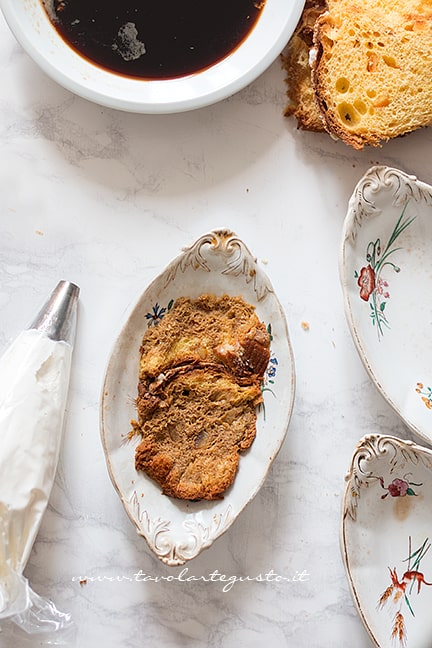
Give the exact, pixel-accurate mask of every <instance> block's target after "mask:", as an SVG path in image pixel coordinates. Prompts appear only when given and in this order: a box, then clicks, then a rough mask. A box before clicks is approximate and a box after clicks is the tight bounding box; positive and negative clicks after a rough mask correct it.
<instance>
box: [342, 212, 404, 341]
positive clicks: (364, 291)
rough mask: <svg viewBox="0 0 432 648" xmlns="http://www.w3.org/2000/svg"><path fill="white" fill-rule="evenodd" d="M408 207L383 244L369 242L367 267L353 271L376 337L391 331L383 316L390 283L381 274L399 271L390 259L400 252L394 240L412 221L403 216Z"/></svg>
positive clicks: (378, 241) (377, 240)
mask: <svg viewBox="0 0 432 648" xmlns="http://www.w3.org/2000/svg"><path fill="white" fill-rule="evenodd" d="M407 207H408V203H406V204H405V206H404V208H403V209H402V212H401V214H400V216H399V218H398V220H397V222H396V225H395V226H394V228H393V231H392V233H391V234H390V236H389V239H388V241H387V243H386V245H382V243H381V239H380V238H377V239H376V240H375V241H370V242H369V243H368V246H367V249H366V265H364V266H363V267H362V268H361V270H360V273H358V272H357V271H355V272H354V277H355V278H356V279H357V285H358V286H359V288H360V299H363V301H365V302H368V303H369V306H370V317H371V320H372V324H373V325H374V326H375V325H376V328H377V331H378V338H381V336H382V335H383V333H384V328H390V326H389V322H388V319H387V314H386V305H387V301H388V299H389V298H390V292H389V290H388V288H389V284H388V281H387V280H386V279H384V277H383V276H382V274H381V273H382V272H383V270H384V269H385V268H386V269H387V270H388V269H389V268H391V269H392V270H393V271H394V272H400V267H399V266H397V265H396V264H395V263H393V261H391V260H390V256H391V255H392V254H394V253H395V252H397V251H398V250H400V249H401V248H400V247H395V243H396V239H397V238H398V237H399V236H400V235H401V234H402V232H403V231H404V230H405V229H406V228H407V227H408V226H409V225H410V224H411V223H412V222H413V220H414V218H415V217H413V218H407V217H406V216H405V212H406V209H407Z"/></svg>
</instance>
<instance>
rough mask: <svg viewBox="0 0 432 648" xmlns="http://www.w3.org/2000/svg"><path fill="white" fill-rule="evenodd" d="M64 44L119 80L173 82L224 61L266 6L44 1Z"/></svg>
mask: <svg viewBox="0 0 432 648" xmlns="http://www.w3.org/2000/svg"><path fill="white" fill-rule="evenodd" d="M43 3H44V5H45V8H46V10H47V13H48V15H49V16H50V19H51V20H52V22H53V24H54V25H55V27H56V29H57V31H58V32H59V34H60V35H61V36H62V38H63V39H64V40H65V41H66V42H67V43H68V44H69V45H70V46H71V47H72V48H73V49H74V50H76V51H77V52H78V53H79V54H80V55H81V56H83V57H85V58H86V59H88V60H90V61H91V62H92V63H96V64H97V65H99V66H101V67H103V68H106V69H108V70H110V71H112V72H116V73H117V74H121V75H124V76H128V77H139V78H145V79H169V78H175V77H181V76H185V75H188V74H192V73H194V72H197V71H199V70H203V69H205V68H208V67H210V66H211V65H213V64H215V63H217V62H218V61H220V60H222V59H223V58H225V57H226V56H227V55H228V54H229V53H230V52H232V51H233V50H234V49H235V48H236V47H237V46H238V45H239V44H240V43H241V42H242V41H243V40H244V39H245V38H246V36H247V35H248V34H249V32H250V31H251V30H252V28H253V27H254V25H255V23H256V22H257V20H258V18H259V16H260V13H261V11H262V8H263V6H264V2H261V1H260V0H228V1H227V2H223V3H222V4H221V3H219V2H214V1H213V2H209V0H43Z"/></svg>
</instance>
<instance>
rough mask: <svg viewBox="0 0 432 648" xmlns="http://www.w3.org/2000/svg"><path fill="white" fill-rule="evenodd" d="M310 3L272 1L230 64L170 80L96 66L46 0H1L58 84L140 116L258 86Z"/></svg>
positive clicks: (11, 21)
mask: <svg viewBox="0 0 432 648" xmlns="http://www.w3.org/2000/svg"><path fill="white" fill-rule="evenodd" d="M303 5H304V0H267V1H266V4H265V6H264V8H263V10H262V15H261V16H260V18H259V20H258V22H257V24H256V25H255V27H254V29H253V30H252V31H251V33H250V34H249V36H248V37H247V38H246V39H245V41H244V42H243V43H242V44H241V45H240V46H239V47H238V48H237V49H236V50H235V51H234V52H232V53H231V54H230V55H229V56H227V57H226V58H225V59H224V60H222V61H220V62H219V63H217V64H216V65H214V66H212V67H211V68H209V69H207V70H203V71H201V72H198V73H195V74H192V75H189V76H186V77H182V78H178V79H170V80H151V81H148V80H140V79H131V78H125V77H121V76H119V75H116V74H113V73H110V72H107V71H105V70H103V69H101V68H99V67H97V66H96V65H92V64H91V63H89V62H88V61H86V60H85V59H84V58H81V57H80V56H79V55H78V54H76V53H75V52H74V51H73V50H72V49H71V48H70V47H69V46H68V45H67V44H66V43H65V42H64V41H63V40H62V38H61V37H60V36H59V35H58V33H57V31H56V29H55V28H54V27H53V25H52V24H51V22H50V20H49V18H48V17H47V15H46V12H45V10H44V8H43V6H42V2H41V0H0V7H1V10H2V12H3V14H4V17H5V19H6V21H7V23H8V25H9V27H10V29H11V31H12V32H13V34H14V35H15V37H16V39H17V40H18V42H19V43H20V44H21V45H22V47H23V48H24V49H25V51H26V52H27V53H28V54H29V55H30V56H31V57H32V59H33V60H34V61H35V62H36V63H37V64H38V65H39V66H40V67H41V68H42V69H43V70H44V71H45V72H46V73H47V74H48V75H49V76H50V77H52V78H53V79H54V80H55V81H57V82H58V83H59V84H60V85H62V86H64V87H65V88H67V89H68V90H71V91H72V92H74V93H75V94H77V95H79V96H81V97H84V98H86V99H89V100H91V101H94V102H96V103H98V104H101V105H105V106H109V107H111V108H117V109H120V110H127V111H130V112H137V113H174V112H182V111H186V110H191V109H194V108H199V107H202V106H206V105H209V104H212V103H215V102H217V101H220V100H221V99H224V98H226V97H228V96H230V95H232V94H234V93H235V92H237V91H238V90H241V89H242V88H244V87H245V86H246V85H248V84H249V83H251V82H252V81H254V80H255V79H256V78H257V77H258V76H259V75H260V74H261V73H262V72H264V70H265V69H266V68H267V67H268V66H269V65H270V64H271V63H272V62H273V61H274V60H275V59H276V58H277V57H278V56H279V54H280V53H281V52H282V50H283V49H284V47H285V45H286V44H287V42H288V40H289V38H290V37H291V35H292V33H293V31H294V29H295V26H296V24H297V21H298V19H299V17H300V14H301V11H302V9H303Z"/></svg>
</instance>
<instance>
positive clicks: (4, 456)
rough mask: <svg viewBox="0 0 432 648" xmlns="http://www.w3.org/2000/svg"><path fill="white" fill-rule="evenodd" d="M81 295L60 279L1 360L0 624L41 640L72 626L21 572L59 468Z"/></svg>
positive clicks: (67, 618)
mask: <svg viewBox="0 0 432 648" xmlns="http://www.w3.org/2000/svg"><path fill="white" fill-rule="evenodd" d="M78 295H79V288H78V286H76V285H75V284H72V283H70V282H68V281H60V282H59V283H58V284H57V286H56V288H55V289H54V291H53V292H52V294H51V296H50V297H49V299H48V301H47V302H46V303H45V304H44V306H43V307H42V309H41V310H40V311H39V313H38V314H37V316H36V318H35V319H34V321H33V322H32V324H31V325H30V326H29V328H28V329H26V330H24V331H22V332H21V333H20V334H19V335H18V337H16V338H15V340H13V342H12V343H11V344H10V345H9V347H8V348H7V349H6V351H5V352H4V354H3V355H2V356H1V357H0V626H1V624H2V620H6V619H8V620H10V621H11V622H13V624H15V625H16V626H19V627H20V628H21V629H22V630H24V631H25V632H27V633H29V634H30V635H35V634H38V635H39V638H40V639H42V637H41V636H40V635H42V634H43V633H52V632H54V633H55V634H56V635H57V636H58V634H62V632H64V631H70V630H71V628H72V626H73V621H72V619H71V616H70V614H67V613H64V612H61V611H59V610H58V609H57V608H56V607H55V605H54V603H53V602H52V601H50V600H49V599H47V598H44V597H42V596H39V595H38V594H37V593H36V592H34V591H33V590H32V588H31V587H30V585H29V583H28V580H27V579H26V578H25V577H24V576H23V571H24V568H25V566H26V563H27V560H28V558H29V555H30V552H31V549H32V546H33V543H34V541H35V539H36V535H37V533H38V530H39V527H40V524H41V521H42V517H43V515H44V512H45V509H46V507H47V504H48V499H49V496H50V493H51V489H52V486H53V483H54V477H55V473H56V469H57V463H58V457H59V451H60V445H61V438H62V428H63V418H64V412H65V407H66V401H67V395H68V388H69V377H70V369H71V361H72V350H73V344H74V340H75V329H76V316H77V304H78ZM8 625H9V624H8ZM66 634H67V632H66ZM50 643H56V641H54V642H51V641H50Z"/></svg>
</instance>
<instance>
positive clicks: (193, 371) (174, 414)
mask: <svg viewBox="0 0 432 648" xmlns="http://www.w3.org/2000/svg"><path fill="white" fill-rule="evenodd" d="M140 352H141V363H140V376H139V383H138V398H137V413H138V420H137V421H133V422H132V425H133V431H134V433H136V434H139V435H140V436H141V437H142V440H141V442H140V443H139V445H138V446H137V449H136V454H135V467H136V469H137V470H143V471H144V472H145V473H146V474H147V475H148V476H149V477H151V478H152V479H154V480H155V481H156V482H157V483H158V484H160V486H161V488H162V492H163V493H164V494H166V495H169V496H172V497H177V498H180V499H189V500H199V499H207V500H212V499H218V498H220V497H221V496H222V493H223V492H224V491H225V490H226V489H227V488H228V486H230V485H231V484H232V482H233V481H234V478H235V475H236V472H237V468H238V464H239V459H240V453H241V452H243V451H244V450H246V449H247V448H249V447H250V445H251V444H252V442H253V440H254V438H255V435H256V407H257V405H258V404H259V403H260V402H262V393H261V382H262V379H263V376H264V373H265V370H266V368H267V364H268V361H269V357H270V339H269V334H268V333H267V330H266V328H265V326H264V324H263V323H262V322H261V321H260V320H259V318H258V317H257V315H256V313H255V309H254V308H253V306H251V305H250V304H247V303H246V302H245V301H244V300H243V299H242V298H241V297H228V296H226V295H225V296H223V297H219V298H218V297H215V296H213V295H202V296H201V297H199V298H198V299H196V300H190V299H188V298H180V299H178V300H177V301H176V302H175V304H174V306H173V308H172V309H171V310H170V311H169V312H168V313H167V314H166V315H165V316H164V318H163V319H162V320H161V321H160V322H159V324H158V325H157V326H155V327H152V328H150V329H149V330H148V331H147V332H146V333H145V335H144V337H143V341H142V345H141V348H140Z"/></svg>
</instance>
